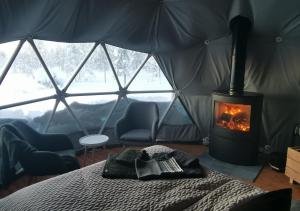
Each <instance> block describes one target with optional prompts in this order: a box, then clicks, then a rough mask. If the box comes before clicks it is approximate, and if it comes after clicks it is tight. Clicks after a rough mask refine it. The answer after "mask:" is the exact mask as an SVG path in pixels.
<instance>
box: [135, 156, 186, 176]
mask: <svg viewBox="0 0 300 211" xmlns="http://www.w3.org/2000/svg"><path fill="white" fill-rule="evenodd" d="M135 168H136V174H137V177H138V178H139V179H149V178H152V177H154V178H158V177H167V176H170V177H171V176H172V175H173V174H180V173H182V172H183V169H182V168H181V167H180V166H179V165H178V163H177V162H176V160H175V158H174V157H171V158H169V159H167V160H162V161H160V160H155V159H152V160H149V161H144V160H141V159H137V160H136V162H135Z"/></svg>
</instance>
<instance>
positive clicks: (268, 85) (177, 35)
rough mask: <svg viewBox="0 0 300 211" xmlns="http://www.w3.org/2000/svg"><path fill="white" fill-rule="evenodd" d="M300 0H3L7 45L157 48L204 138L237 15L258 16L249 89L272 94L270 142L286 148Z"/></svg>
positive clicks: (297, 98) (0, 34)
mask: <svg viewBox="0 0 300 211" xmlns="http://www.w3.org/2000/svg"><path fill="white" fill-rule="evenodd" d="M299 8H300V1H299V0H287V1H278V0H269V1H261V0H222V1H219V0H201V1H200V0H164V1H162V0H130V1H129V0H128V1H124V0H111V1H105V0H102V1H99V0H65V1H60V0H45V1H38V0H27V1H25V0H2V1H1V4H0V43H1V42H7V41H12V40H18V39H25V38H27V37H33V38H35V39H45V40H53V41H63V42H93V41H99V42H104V43H108V44H112V45H116V46H119V47H124V48H128V49H132V50H138V51H142V52H148V53H153V54H155V56H156V58H157V60H158V62H159V63H160V66H161V68H162V69H163V70H164V72H165V74H166V76H167V78H168V79H169V81H170V82H171V83H172V84H173V87H174V88H176V89H177V90H179V92H180V93H182V94H181V100H182V101H183V102H184V103H185V106H186V107H187V108H188V109H189V111H190V113H191V114H192V116H193V119H194V120H195V122H196V123H197V125H198V126H199V128H200V130H201V132H202V133H203V136H206V135H207V134H208V129H209V123H210V118H211V116H210V115H211V114H210V112H211V103H210V93H211V92H212V91H213V90H217V89H227V88H228V85H229V78H230V77H229V76H230V54H231V36H230V30H229V27H228V23H229V21H230V19H231V18H233V17H235V16H237V15H243V16H246V17H249V18H250V19H251V20H252V21H253V31H252V34H251V35H250V40H249V48H248V57H247V61H246V77H245V90H246V91H256V92H260V93H262V94H264V95H265V101H264V107H263V137H262V140H263V143H262V145H263V144H265V143H268V144H271V145H272V147H273V151H284V150H285V149H286V147H287V146H288V145H289V144H290V143H291V138H292V137H291V136H292V130H293V127H294V124H295V123H297V122H300V109H299V107H300V82H299V81H300V70H299V69H300V64H299V59H298V57H299V55H300V52H299V51H300V46H299V45H300V42H299V41H300V11H299Z"/></svg>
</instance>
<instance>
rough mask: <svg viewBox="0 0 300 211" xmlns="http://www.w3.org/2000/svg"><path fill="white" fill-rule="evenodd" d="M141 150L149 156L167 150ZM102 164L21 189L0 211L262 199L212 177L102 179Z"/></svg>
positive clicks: (218, 205)
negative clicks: (144, 179) (141, 179)
mask: <svg viewBox="0 0 300 211" xmlns="http://www.w3.org/2000/svg"><path fill="white" fill-rule="evenodd" d="M146 149H147V152H148V153H149V154H151V153H154V152H162V151H170V150H171V149H170V148H167V147H163V146H153V147H148V148H146ZM104 162H105V161H102V162H99V163H96V164H94V165H91V166H87V167H85V168H82V169H79V170H76V171H73V172H70V173H67V174H63V175H60V176H57V177H54V178H51V179H48V180H45V181H42V182H40V183H37V184H34V185H31V186H29V187H26V188H23V189H21V190H19V191H17V192H15V193H13V194H11V195H9V196H7V197H5V198H3V199H0V210H14V211H17V210H22V211H24V210H126V211H129V210H172V211H174V210H201V211H203V210H230V209H231V208H234V207H236V206H238V205H239V204H240V203H242V202H244V201H246V200H249V199H251V198H253V197H254V196H257V195H259V194H262V193H263V191H262V190H260V189H258V188H256V187H253V186H251V185H248V184H244V183H242V182H241V181H239V180H235V179H233V178H231V177H229V176H226V175H224V174H221V173H217V172H215V171H208V172H207V177H206V178H191V179H186V178H185V179H173V180H151V181H139V180H131V179H104V178H102V176H101V174H102V169H103V166H104ZM200 162H201V161H200Z"/></svg>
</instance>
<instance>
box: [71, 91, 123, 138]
mask: <svg viewBox="0 0 300 211" xmlns="http://www.w3.org/2000/svg"><path fill="white" fill-rule="evenodd" d="M117 98H118V96H117V95H97V96H83V97H69V98H67V102H68V104H69V106H70V107H71V109H72V111H73V112H74V114H75V116H76V117H77V118H78V120H79V121H80V123H81V125H82V126H83V127H84V128H86V129H87V130H88V132H89V133H91V134H93V133H98V132H99V130H100V128H101V127H102V125H103V123H104V121H105V120H106V118H107V117H108V114H109V112H110V111H111V109H112V107H113V105H114V103H115V101H116V100H117Z"/></svg>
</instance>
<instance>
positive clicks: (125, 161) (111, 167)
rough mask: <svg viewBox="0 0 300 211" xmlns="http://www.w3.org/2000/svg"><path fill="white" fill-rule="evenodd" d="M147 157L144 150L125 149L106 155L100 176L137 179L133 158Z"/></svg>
mask: <svg viewBox="0 0 300 211" xmlns="http://www.w3.org/2000/svg"><path fill="white" fill-rule="evenodd" d="M142 157H143V158H144V159H147V157H148V154H147V153H146V152H145V151H139V150H133V149H127V150H125V151H123V152H121V153H117V154H111V155H109V156H108V158H107V160H106V163H105V166H104V169H103V172H102V176H103V177H104V178H128V179H137V175H136V170H135V159H137V158H142Z"/></svg>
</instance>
